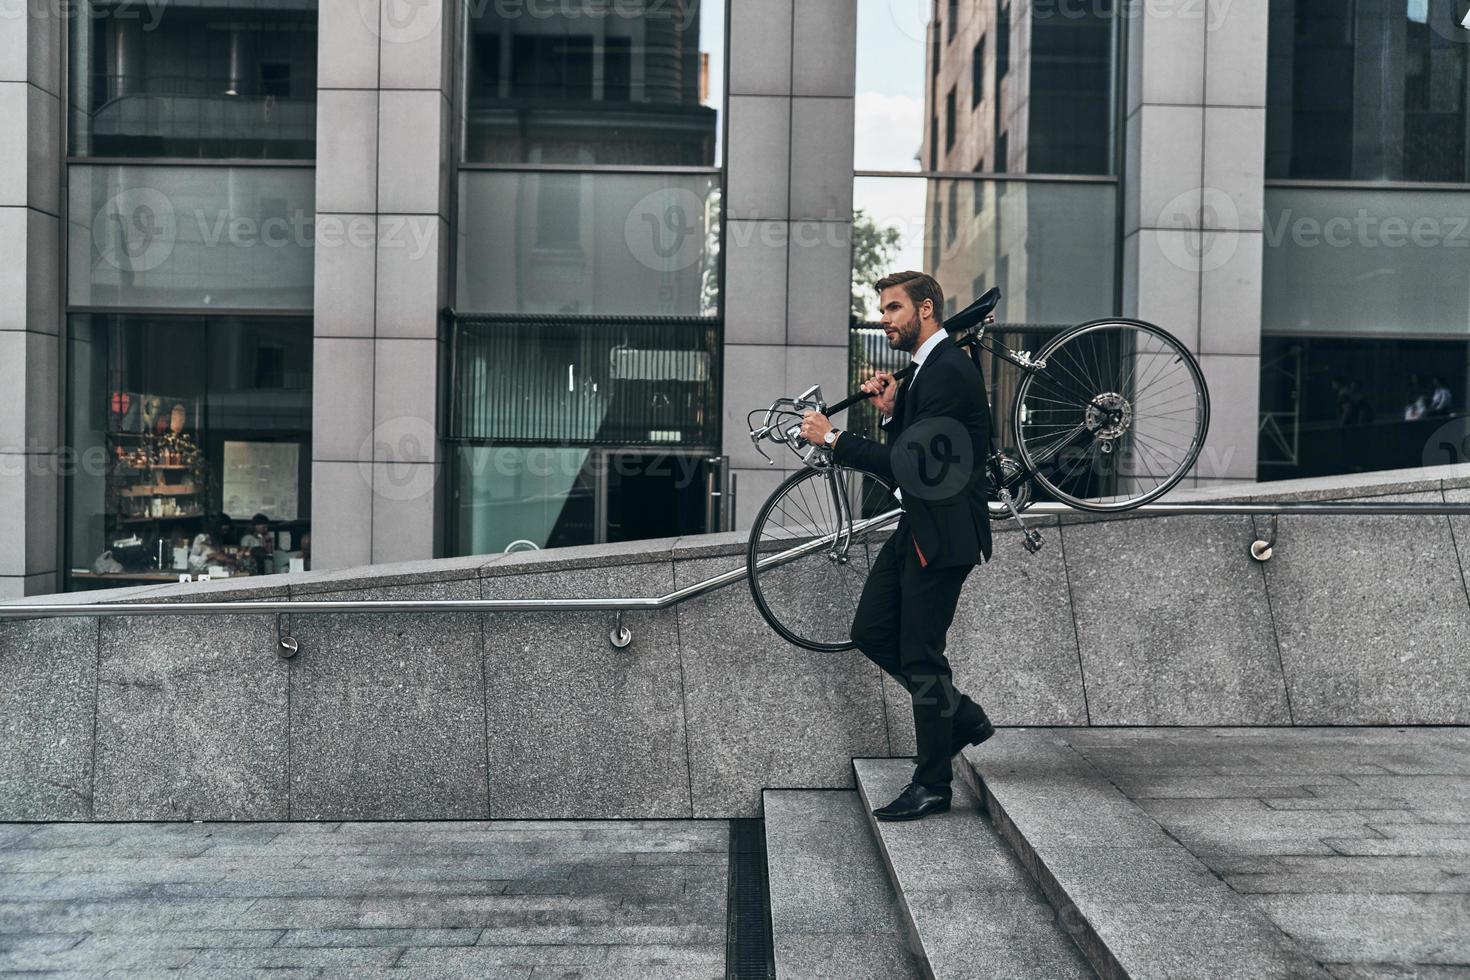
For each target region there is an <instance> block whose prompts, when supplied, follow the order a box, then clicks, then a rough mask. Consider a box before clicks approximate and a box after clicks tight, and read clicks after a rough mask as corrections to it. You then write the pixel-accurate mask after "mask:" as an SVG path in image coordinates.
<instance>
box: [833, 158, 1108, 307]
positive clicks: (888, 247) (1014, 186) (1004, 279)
mask: <svg viewBox="0 0 1470 980" xmlns="http://www.w3.org/2000/svg"><path fill="white" fill-rule="evenodd" d="M1006 184H1009V189H1008V190H1006V191H1005V193H1004V194H1002V193H1000V190H1001V188H1002V187H1003V186H1005V185H1006ZM977 197H979V198H984V199H987V200H986V203H983V204H976V203H972V202H973V201H974V200H975V199H976V198H977ZM853 201H854V205H853V207H854V212H855V213H854V215H853V221H854V228H853V241H854V243H855V247H854V250H853V253H854V266H853V308H854V311H855V313H856V315H857V316H858V318H859V319H863V320H872V319H875V318H876V301H877V297H876V295H875V294H874V293H873V289H872V284H873V283H874V282H876V281H877V280H878V279H880V278H882V277H883V276H884V275H886V274H888V273H889V272H891V271H893V270H895V269H920V270H923V271H925V272H928V273H929V274H931V275H933V276H934V277H935V278H936V279H937V280H938V281H939V285H940V287H941V288H942V289H943V290H944V292H945V295H946V296H954V297H955V299H956V300H957V302H958V303H959V305H960V306H961V307H963V306H967V305H968V304H969V303H970V301H971V300H973V299H974V298H975V295H974V292H975V283H984V284H985V287H984V288H986V289H988V288H989V287H990V286H992V285H994V286H999V287H1000V288H1001V291H1002V292H1003V293H1004V299H1003V300H1002V301H1001V306H1000V309H999V311H998V315H999V318H1000V320H1001V321H1002V322H1004V323H1009V324H1021V323H1029V324H1050V325H1066V324H1072V323H1080V322H1082V321H1084V320H1091V319H1095V318H1096V317H1099V316H1106V315H1108V314H1109V313H1111V312H1112V310H1113V307H1114V289H1113V282H1114V269H1113V265H1114V254H1115V252H1114V250H1115V246H1116V242H1115V239H1116V230H1115V229H1116V225H1115V216H1116V214H1117V190H1116V188H1115V187H1114V185H1113V184H1111V183H1095V184H1094V183H1046V182H1039V181H1025V182H1019V181H1011V182H1006V181H980V180H949V179H938V178H923V177H859V178H858V179H857V181H856V183H855V185H854V188H853ZM941 203H948V207H947V208H941V207H940V205H941ZM941 211H944V212H946V214H947V219H948V220H947V221H946V224H947V225H948V224H951V223H952V224H954V226H955V228H956V234H954V235H953V236H951V235H949V234H948V233H947V232H946V234H945V235H944V237H943V239H941V238H940V236H939V235H938V234H937V230H938V229H933V230H931V222H930V221H927V220H926V219H925V216H926V215H930V214H932V215H937V214H939V213H940V212H941ZM981 291H983V290H981Z"/></svg>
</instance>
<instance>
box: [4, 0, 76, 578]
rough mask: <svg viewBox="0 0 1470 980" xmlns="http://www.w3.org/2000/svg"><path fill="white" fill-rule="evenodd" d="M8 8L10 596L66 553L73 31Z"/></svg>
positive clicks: (46, 573)
mask: <svg viewBox="0 0 1470 980" xmlns="http://www.w3.org/2000/svg"><path fill="white" fill-rule="evenodd" d="M10 14H11V16H5V17H0V131H3V132H4V133H5V137H4V139H3V140H0V255H3V256H4V257H5V262H4V263H3V266H0V297H3V298H4V301H3V302H0V540H3V541H4V542H5V543H6V544H5V547H4V548H3V549H0V599H9V598H17V597H20V596H26V595H39V594H45V593H49V592H55V591H56V589H57V588H58V584H59V581H60V575H59V569H58V567H57V563H58V559H59V556H60V554H61V548H60V532H59V527H60V523H59V512H60V507H59V502H60V494H61V484H60V478H59V468H60V462H61V457H60V456H59V454H58V453H59V444H60V439H61V436H60V432H61V397H60V392H61V388H62V385H61V347H60V344H61V275H60V265H61V247H60V241H61V239H60V234H61V221H60V214H61V146H62V144H61V126H62V116H61V105H62V103H61V64H62V57H61V41H62V23H61V21H60V20H59V19H58V18H57V17H56V16H54V13H53V8H52V7H50V6H48V5H45V4H42V5H36V4H34V3H30V4H27V3H21V4H19V5H18V6H16V7H15V8H14V9H12V10H11V11H10Z"/></svg>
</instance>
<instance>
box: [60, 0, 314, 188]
mask: <svg viewBox="0 0 1470 980" xmlns="http://www.w3.org/2000/svg"><path fill="white" fill-rule="evenodd" d="M80 14H81V15H80V16H76V17H73V18H70V21H69V23H70V25H71V31H70V38H71V40H70V44H71V57H70V71H71V77H72V82H71V93H72V106H71V114H70V118H71V123H70V125H71V144H70V152H71V153H72V154H73V155H76V156H127V157H181V158H188V157H196V158H207V159H222V158H240V159H245V158H251V159H293V160H294V159H309V158H311V157H312V156H313V155H314V153H315V146H316V88H317V82H316V49H317V31H316V27H317V5H316V2H315V0H252V2H250V3H249V4H244V3H238V2H235V3H228V2H227V3H219V4H211V5H192V6H191V5H184V4H178V3H169V4H167V5H162V4H157V3H138V2H135V0H121V2H111V0H92V2H86V3H84V4H83V7H82V9H81V11H80Z"/></svg>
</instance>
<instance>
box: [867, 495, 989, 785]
mask: <svg viewBox="0 0 1470 980" xmlns="http://www.w3.org/2000/svg"><path fill="white" fill-rule="evenodd" d="M973 567H974V566H972V565H959V566H955V567H950V568H935V567H932V566H931V567H927V568H925V567H921V566H920V564H919V556H918V553H917V552H916V551H915V550H914V538H913V534H912V533H911V532H910V531H909V527H908V521H907V520H906V519H905V520H900V521H899V523H898V527H897V528H896V529H895V530H894V532H893V534H892V535H891V536H890V537H889V539H888V541H887V542H885V543H884V545H883V547H882V548H881V549H880V550H879V551H878V557H877V559H876V560H875V561H874V562H873V569H872V571H871V572H869V573H868V581H867V582H866V583H865V584H864V586H863V594H862V598H861V599H859V600H858V607H857V614H856V615H855V616H854V617H853V621H852V639H853V642H854V643H856V644H857V647H858V649H859V650H861V651H862V652H863V655H864V656H866V657H867V658H868V659H869V660H871V661H873V663H875V664H877V665H878V666H879V667H881V668H883V670H884V671H885V672H886V673H887V674H888V675H889V676H891V677H892V678H893V679H894V680H896V681H898V682H899V683H900V684H902V685H903V686H904V688H905V689H907V690H908V692H909V695H910V697H911V698H912V700H913V705H914V736H915V740H916V741H917V743H918V750H919V751H918V765H917V767H916V769H915V771H914V782H916V783H922V784H923V785H924V786H927V787H929V788H930V789H934V790H937V791H939V792H942V793H948V792H949V791H950V780H951V779H952V778H953V773H952V771H951V768H950V758H951V757H952V756H953V755H954V753H955V751H956V750H957V749H959V748H960V747H961V746H963V745H964V742H965V739H964V738H963V737H962V736H965V735H968V734H969V733H970V732H972V731H974V730H975V729H976V728H979V727H980V725H981V724H983V723H984V722H986V721H988V720H989V719H988V718H986V715H985V711H984V709H982V708H981V707H980V705H978V704H976V703H975V702H974V701H973V700H971V699H970V698H969V697H968V696H967V695H965V694H963V693H961V692H960V691H957V690H956V689H955V686H954V681H953V678H952V676H951V672H950V667H949V660H948V659H947V658H946V657H945V656H944V646H945V634H947V633H948V632H949V625H950V623H951V622H953V620H954V610H955V605H956V604H957V603H958V602H959V599H960V589H961V587H962V586H964V584H965V579H966V578H968V577H969V575H970V571H971V569H972V568H973Z"/></svg>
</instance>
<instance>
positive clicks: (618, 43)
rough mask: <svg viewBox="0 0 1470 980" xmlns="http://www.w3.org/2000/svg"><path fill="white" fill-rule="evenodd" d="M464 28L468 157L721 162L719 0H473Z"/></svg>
mask: <svg viewBox="0 0 1470 980" xmlns="http://www.w3.org/2000/svg"><path fill="white" fill-rule="evenodd" d="M548 13H549V14H550V15H549V16H548ZM466 35H467V38H466V43H467V48H466V50H465V52H464V91H465V121H464V127H465V132H464V158H465V160H467V161H473V162H486V163H547V164H575V165H580V166H586V165H629V164H639V165H651V166H670V167H701V166H702V167H708V166H713V165H715V164H717V163H718V162H719V159H720V152H719V141H720V130H721V127H720V118H719V117H720V111H721V107H722V105H723V103H724V76H725V66H724V55H725V5H724V3H723V2H720V0H713V2H712V0H692V2H680V3H658V2H650V0H634V2H632V3H626V2H625V3H611V4H576V5H571V6H570V7H567V6H565V5H564V6H563V7H562V8H560V10H559V12H558V11H557V10H555V9H553V8H551V7H550V6H548V7H545V8H539V6H538V5H533V4H525V5H522V4H482V5H474V6H473V7H472V12H471V14H470V17H469V23H468V26H467V30H466Z"/></svg>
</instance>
